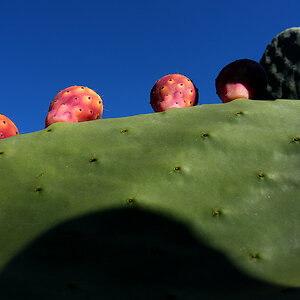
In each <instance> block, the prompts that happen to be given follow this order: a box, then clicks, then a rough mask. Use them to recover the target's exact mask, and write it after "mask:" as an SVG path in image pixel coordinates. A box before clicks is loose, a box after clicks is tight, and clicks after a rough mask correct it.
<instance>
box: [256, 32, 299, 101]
mask: <svg viewBox="0 0 300 300" xmlns="http://www.w3.org/2000/svg"><path fill="white" fill-rule="evenodd" d="M260 63H261V65H262V66H263V67H264V69H265V70H266V73H267V76H268V86H267V90H268V92H269V94H270V98H271V99H294V100H295V99H298V100H299V99H300V27H292V28H289V29H286V30H284V31H282V32H281V33H279V34H278V35H277V36H275V37H274V39H273V40H272V41H271V42H270V43H269V45H268V46H267V48H266V50H265V52H264V54H263V56H262V58H261V60H260Z"/></svg>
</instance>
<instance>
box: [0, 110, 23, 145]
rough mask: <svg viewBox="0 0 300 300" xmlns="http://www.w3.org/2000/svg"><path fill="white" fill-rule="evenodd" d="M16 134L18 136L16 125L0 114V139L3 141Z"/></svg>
mask: <svg viewBox="0 0 300 300" xmlns="http://www.w3.org/2000/svg"><path fill="white" fill-rule="evenodd" d="M17 134H19V130H18V128H17V127H16V125H15V124H14V123H13V122H12V121H11V120H10V119H9V118H8V117H5V116H4V115H2V114H0V139H5V138H8V137H10V136H14V135H17Z"/></svg>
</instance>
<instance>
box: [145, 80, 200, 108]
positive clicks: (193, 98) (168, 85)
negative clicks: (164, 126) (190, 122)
mask: <svg viewBox="0 0 300 300" xmlns="http://www.w3.org/2000/svg"><path fill="white" fill-rule="evenodd" d="M197 103H198V89H197V88H196V87H195V85H194V84H193V82H192V81H191V80H190V79H189V78H187V77H186V76H184V75H180V74H169V75H166V76H164V77H162V78H161V79H159V80H158V81H157V82H156V83H155V85H154V86H153V87H152V89H151V93H150V104H151V106H152V108H153V110H154V111H155V112H160V111H165V110H167V109H170V108H180V107H189V106H193V105H196V104H197Z"/></svg>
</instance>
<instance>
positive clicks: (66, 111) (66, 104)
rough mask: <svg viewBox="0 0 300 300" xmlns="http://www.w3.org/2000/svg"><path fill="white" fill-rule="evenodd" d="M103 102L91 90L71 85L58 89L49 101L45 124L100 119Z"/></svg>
mask: <svg viewBox="0 0 300 300" xmlns="http://www.w3.org/2000/svg"><path fill="white" fill-rule="evenodd" d="M102 113H103V102H102V99H101V97H100V96H99V95H98V94H97V93H96V92H95V91H93V90H91V89H89V88H88V87H84V86H76V85H75V86H72V87H69V88H66V89H64V90H62V91H60V92H59V93H58V94H57V95H56V96H55V98H54V99H53V101H52V102H51V103H50V107H49V112H48V115H47V117H46V122H45V125H46V127H48V126H49V125H51V124H53V123H56V122H67V123H77V122H85V121H91V120H96V119H101V118H102Z"/></svg>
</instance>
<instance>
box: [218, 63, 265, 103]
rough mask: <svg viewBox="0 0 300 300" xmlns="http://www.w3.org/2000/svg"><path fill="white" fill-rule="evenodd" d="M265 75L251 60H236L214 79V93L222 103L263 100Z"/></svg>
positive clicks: (261, 68) (258, 65) (257, 64)
mask: <svg viewBox="0 0 300 300" xmlns="http://www.w3.org/2000/svg"><path fill="white" fill-rule="evenodd" d="M267 83H268V80H267V74H266V72H265V70H264V68H263V67H262V66H261V65H260V64H259V63H258V62H256V61H254V60H251V59H247V58H245V59H238V60H236V61H234V62H232V63H230V64H228V65H227V66H225V67H224V68H223V69H222V70H221V72H220V73H219V75H218V77H217V78H216V82H215V84H216V92H217V94H218V96H219V98H220V99H221V100H222V102H224V103H226V102H230V101H232V100H235V99H238V98H245V99H256V100H259V99H265V96H266V91H267Z"/></svg>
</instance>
